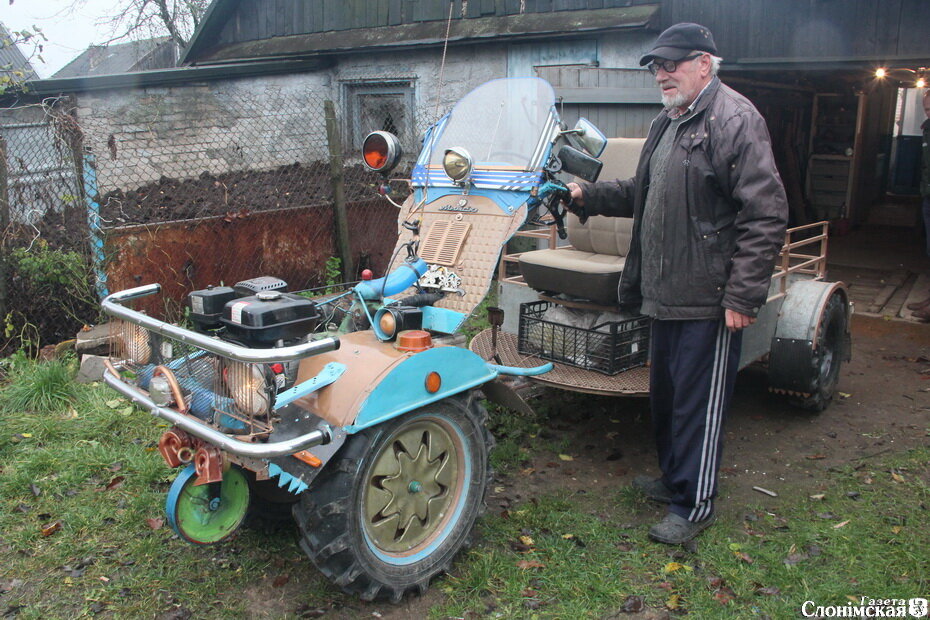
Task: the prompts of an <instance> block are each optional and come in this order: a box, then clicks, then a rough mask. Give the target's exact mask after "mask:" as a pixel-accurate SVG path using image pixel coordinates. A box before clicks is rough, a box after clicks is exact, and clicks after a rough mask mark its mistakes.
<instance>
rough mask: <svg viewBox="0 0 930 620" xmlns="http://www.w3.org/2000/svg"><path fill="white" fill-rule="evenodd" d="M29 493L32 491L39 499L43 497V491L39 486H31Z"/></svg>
mask: <svg viewBox="0 0 930 620" xmlns="http://www.w3.org/2000/svg"><path fill="white" fill-rule="evenodd" d="M29 491H30V492H31V493H32V494H33V495H34V496H35V497H39V496H40V495H42V489H40V488H39V487H37V486H36V485H34V484H30V485H29Z"/></svg>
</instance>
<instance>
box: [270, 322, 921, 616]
mask: <svg viewBox="0 0 930 620" xmlns="http://www.w3.org/2000/svg"><path fill="white" fill-rule="evenodd" d="M838 392H839V394H838V397H837V399H836V400H835V401H834V402H833V404H832V405H831V406H830V407H829V408H828V409H827V410H826V411H824V412H823V413H821V414H810V413H807V412H804V411H801V410H798V409H794V408H792V407H791V406H789V405H788V403H787V402H786V401H785V400H784V398H782V397H780V396H777V395H775V394H771V393H769V392H768V390H767V387H766V377H765V371H764V369H762V368H755V367H750V368H747V369H745V370H744V371H743V372H741V373H740V375H739V378H738V380H737V385H736V392H735V395H734V400H733V405H732V408H731V412H730V416H729V419H728V421H727V424H726V430H725V432H726V436H725V440H724V453H723V464H722V471H721V479H720V499H719V501H718V510H719V511H721V512H722V513H726V512H735V513H740V511H743V510H744V509H745V507H746V506H747V505H749V504H755V505H762V506H763V507H770V508H772V509H773V510H774V509H777V506H778V504H779V502H781V501H783V499H782V498H788V497H791V494H792V493H798V492H799V491H798V489H803V490H804V493H805V494H809V493H816V492H817V490H823V489H824V488H825V484H826V476H825V474H826V472H827V470H828V469H830V468H838V467H844V466H847V465H850V464H852V465H854V466H856V465H860V464H863V465H867V464H868V461H869V459H872V458H873V457H877V456H879V455H883V454H886V453H889V452H903V451H905V450H907V449H909V448H912V447H917V446H922V445H926V444H927V441H928V440H927V436H928V434H930V325H921V324H914V323H908V322H904V321H888V320H881V319H875V318H869V317H859V316H855V317H854V319H853V357H852V361H851V362H850V363H849V364H848V365H844V367H843V369H842V374H841V377H840V382H839V387H838ZM551 396H553V395H552V394H551V393H547V392H544V393H543V396H542V397H543V398H547V397H551ZM576 402H580V403H584V404H585V407H574V408H573V409H572V410H566V411H565V412H564V417H563V419H562V421H561V422H560V423H558V424H553V425H552V427H551V428H550V429H549V430H548V433H550V435H547V434H545V433H544V434H543V437H541V439H544V440H546V439H550V440H551V439H552V438H553V437H556V438H558V437H561V436H562V435H564V436H566V437H567V438H568V442H567V446H568V449H567V450H568V453H569V454H570V455H572V456H573V458H574V460H573V461H571V462H565V461H560V459H559V458H558V456H557V455H556V454H555V453H552V452H548V451H540V452H539V453H537V454H536V455H535V456H534V458H533V461H532V462H531V463H530V464H529V467H528V468H524V469H523V470H522V471H517V472H514V473H511V474H510V475H508V476H504V477H498V479H496V480H495V481H494V483H493V484H492V487H491V488H490V489H489V491H488V496H487V503H488V509H489V511H490V512H492V513H493V512H500V511H502V510H505V509H509V508H510V507H512V506H514V505H518V504H521V503H523V502H526V501H528V500H530V499H531V498H533V497H539V496H541V495H545V494H551V493H558V494H560V495H563V496H565V495H570V494H573V493H579V492H582V493H612V492H614V491H616V490H619V489H620V488H621V487H623V486H625V485H628V484H630V482H631V481H632V479H633V477H634V476H635V475H638V474H640V473H651V474H657V473H658V467H657V464H656V459H655V453H654V449H653V447H652V446H653V443H652V435H651V433H652V430H651V426H650V422H649V409H648V403H647V401H646V399H643V398H638V399H637V398H606V397H584V398H582V399H577V400H576V399H572V400H571V403H572V404H574V403H576ZM530 469H532V473H527V472H528V471H529V470H530ZM754 486H759V487H763V488H765V489H768V490H771V491H773V492H775V493H778V494H779V497H769V496H767V495H763V494H761V493H759V492H758V491H754V490H753V487H754ZM661 517H662V508H661V507H659V506H658V505H657V506H656V508H655V511H654V515H647V518H646V519H645V520H643V516H642V515H639V516H638V519H639V520H642V521H643V522H642V523H637V525H639V526H641V530H642V535H643V537H645V536H646V530H647V528H648V526H649V525H650V524H651V523H652V521H653V520H655V521H658V520H659V519H660V518H661ZM636 521H637V517H633V516H631V520H630V522H631V523H634V522H636ZM311 570H312V569H311ZM453 572H454V568H453ZM259 591H261V587H260V586H259ZM265 592H267V590H265ZM292 594H293V596H294V597H299V596H300V595H299V593H298V592H296V591H294V592H292V593H289V592H288V591H287V588H285V591H282V592H280V598H278V599H277V600H276V601H274V602H272V601H269V600H268V599H267V598H264V599H263V600H262V601H261V603H260V606H261V607H260V608H261V612H260V613H270V614H271V615H272V616H275V615H276V614H278V615H283V614H287V613H294V611H295V610H299V609H300V606H299V603H298V602H297V601H299V600H300V599H299V598H293V599H292V598H291V595H292ZM444 596H445V595H444V594H443V593H442V592H441V591H440V590H439V589H437V588H432V589H430V591H429V592H428V593H427V594H426V595H425V596H423V597H421V598H416V597H411V598H408V599H407V600H405V601H404V602H403V603H401V604H399V605H391V604H388V603H376V604H366V603H362V602H359V601H354V600H352V601H348V602H346V600H345V599H343V600H342V604H341V606H339V605H337V606H335V608H333V607H331V608H329V609H327V610H326V611H327V613H326V615H325V617H327V618H372V617H376V618H390V619H397V620H400V619H402V618H404V619H405V618H411V617H420V618H425V617H427V615H428V610H429V609H430V608H431V607H432V606H434V605H437V604H439V603H441V602H442V601H443V600H444ZM320 611H322V610H320ZM298 613H300V612H298ZM307 617H315V616H307Z"/></svg>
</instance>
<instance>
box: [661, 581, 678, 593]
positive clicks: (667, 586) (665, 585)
mask: <svg viewBox="0 0 930 620" xmlns="http://www.w3.org/2000/svg"><path fill="white" fill-rule="evenodd" d="M657 587H659V588H661V589H663V590H667V591H668V592H671V591H672V590H674V589H675V585H674V584H673V583H672V582H671V581H663V582H661V583H659V584H658V586H657Z"/></svg>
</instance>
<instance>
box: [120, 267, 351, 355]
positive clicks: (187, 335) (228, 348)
mask: <svg viewBox="0 0 930 620" xmlns="http://www.w3.org/2000/svg"><path fill="white" fill-rule="evenodd" d="M160 290H161V285H160V284H146V285H145V286H137V287H136V288H130V289H126V290H125V291H119V292H117V293H113V294H112V295H108V296H107V297H105V298H104V300H103V302H102V306H103V311H104V312H106V313H107V314H109V315H110V316H114V317H116V318H118V319H123V320H124V321H128V322H129V323H133V324H134V325H138V326H139V327H144V328H145V329H147V330H149V331H152V332H155V333H156V334H159V335H161V336H166V337H168V338H173V339H175V340H178V341H180V342H183V343H184V344H189V345H192V346H195V347H199V348H201V349H204V350H205V351H210V352H211V353H216V354H217V355H222V356H223V357H227V358H229V359H233V360H237V361H240V362H249V363H260V364H263V363H273V362H290V361H293V360H298V359H301V358H304V357H310V356H311V355H319V354H320V353H327V352H329V351H335V350H336V349H338V348H339V339H338V338H324V339H322V340H314V341H313V342H308V343H305V344H299V345H295V346H291V347H280V348H277V349H250V348H248V347H242V346H239V345H236V344H232V343H230V342H225V341H223V340H219V339H217V338H213V337H211V336H207V335H206V334H201V333H198V332H194V331H191V330H189V329H184V328H183V327H178V326H177V325H172V324H170V323H165V322H164V321H159V320H158V319H155V318H152V317H150V316H148V315H146V314H142V313H141V312H137V311H136V310H132V309H130V308H126V307H125V306H123V305H122V302H125V301H129V300H131V299H138V298H139V297H145V296H147V295H152V294H154V293H157V292H159V291H160Z"/></svg>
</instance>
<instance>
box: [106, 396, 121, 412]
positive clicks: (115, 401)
mask: <svg viewBox="0 0 930 620" xmlns="http://www.w3.org/2000/svg"><path fill="white" fill-rule="evenodd" d="M124 402H125V401H124V400H123V399H121V398H116V399H113V400H108V401H107V407H109V408H110V409H118V408H119V407H120V405H122V404H123V403H124Z"/></svg>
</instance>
